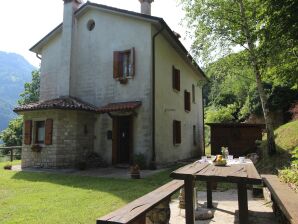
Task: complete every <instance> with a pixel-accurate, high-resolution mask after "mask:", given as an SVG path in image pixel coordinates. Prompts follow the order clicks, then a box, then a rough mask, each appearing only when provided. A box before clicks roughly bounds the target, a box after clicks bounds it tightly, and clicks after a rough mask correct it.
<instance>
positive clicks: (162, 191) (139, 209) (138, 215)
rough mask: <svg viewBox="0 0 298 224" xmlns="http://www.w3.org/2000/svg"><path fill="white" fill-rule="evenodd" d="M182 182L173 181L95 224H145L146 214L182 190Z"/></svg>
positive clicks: (98, 220)
mask: <svg viewBox="0 0 298 224" xmlns="http://www.w3.org/2000/svg"><path fill="white" fill-rule="evenodd" d="M183 185H184V182H183V181H182V180H173V181H171V182H169V183H167V184H165V185H163V186H161V187H159V188H157V189H156V190H154V191H152V192H150V193H148V194H146V195H144V196H142V197H140V198H138V199H136V200H134V201H132V202H130V203H129V204H127V205H125V206H124V207H122V208H120V209H118V210H116V211H114V212H111V213H109V214H108V215H105V216H103V217H101V218H99V219H97V222H96V223H97V224H108V223H113V224H124V223H125V224H132V223H133V224H145V223H146V213H147V212H150V210H152V209H153V208H154V207H156V206H157V205H159V204H160V203H161V202H163V201H164V200H167V199H169V198H170V197H171V196H172V195H173V194H174V193H175V192H176V191H178V190H179V189H180V188H182V187H183Z"/></svg>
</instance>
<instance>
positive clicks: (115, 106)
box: [97, 101, 142, 114]
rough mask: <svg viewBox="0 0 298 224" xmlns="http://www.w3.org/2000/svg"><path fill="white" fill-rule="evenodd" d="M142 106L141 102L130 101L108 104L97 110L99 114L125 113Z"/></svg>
mask: <svg viewBox="0 0 298 224" xmlns="http://www.w3.org/2000/svg"><path fill="white" fill-rule="evenodd" d="M141 105H142V102H141V101H130V102H119V103H109V104H107V105H105V106H102V107H100V108H98V109H97V112H99V113H102V114H103V113H110V112H126V111H132V110H134V109H137V108H138V107H140V106H141Z"/></svg>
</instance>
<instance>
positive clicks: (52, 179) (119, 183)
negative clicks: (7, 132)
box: [12, 169, 172, 202]
mask: <svg viewBox="0 0 298 224" xmlns="http://www.w3.org/2000/svg"><path fill="white" fill-rule="evenodd" d="M171 171H172V169H169V170H166V171H162V172H160V173H157V174H155V175H152V176H150V177H146V178H144V179H139V180H132V179H116V178H99V177H86V176H76V175H67V174H56V173H55V174H53V173H46V172H42V173H36V172H29V171H26V172H24V171H21V172H17V173H16V174H14V175H13V176H12V179H15V180H22V181H30V182H38V183H51V184H57V185H63V186H67V187H71V188H81V189H85V190H93V191H99V192H106V193H110V194H113V195H115V196H117V197H119V198H121V199H122V200H124V201H126V202H129V201H132V200H134V199H135V198H138V197H141V196H142V195H144V194H146V193H148V192H150V191H152V190H154V189H156V188H157V187H159V186H161V185H163V184H165V183H167V182H168V181H170V180H171V178H170V177H169V175H170V172H171Z"/></svg>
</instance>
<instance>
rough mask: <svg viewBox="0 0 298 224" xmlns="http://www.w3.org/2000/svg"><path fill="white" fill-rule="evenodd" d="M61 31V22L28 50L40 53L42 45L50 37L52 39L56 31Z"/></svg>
mask: <svg viewBox="0 0 298 224" xmlns="http://www.w3.org/2000/svg"><path fill="white" fill-rule="evenodd" d="M61 32H62V23H60V24H59V25H58V26H57V27H56V28H55V29H53V30H52V31H51V32H50V33H48V34H47V35H46V36H45V37H43V38H42V39H41V40H40V41H38V42H37V43H36V44H35V45H34V46H33V47H31V48H30V49H29V50H30V51H32V52H34V53H36V54H41V51H42V48H43V46H44V45H45V44H47V43H48V42H49V41H50V40H51V39H53V38H54V37H55V36H56V35H57V34H58V33H61Z"/></svg>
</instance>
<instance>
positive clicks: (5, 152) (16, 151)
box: [0, 146, 22, 162]
mask: <svg viewBox="0 0 298 224" xmlns="http://www.w3.org/2000/svg"><path fill="white" fill-rule="evenodd" d="M21 152H22V146H9V147H1V146H0V158H1V157H9V159H10V161H11V162H12V161H13V160H14V159H15V158H16V157H18V158H21Z"/></svg>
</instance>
